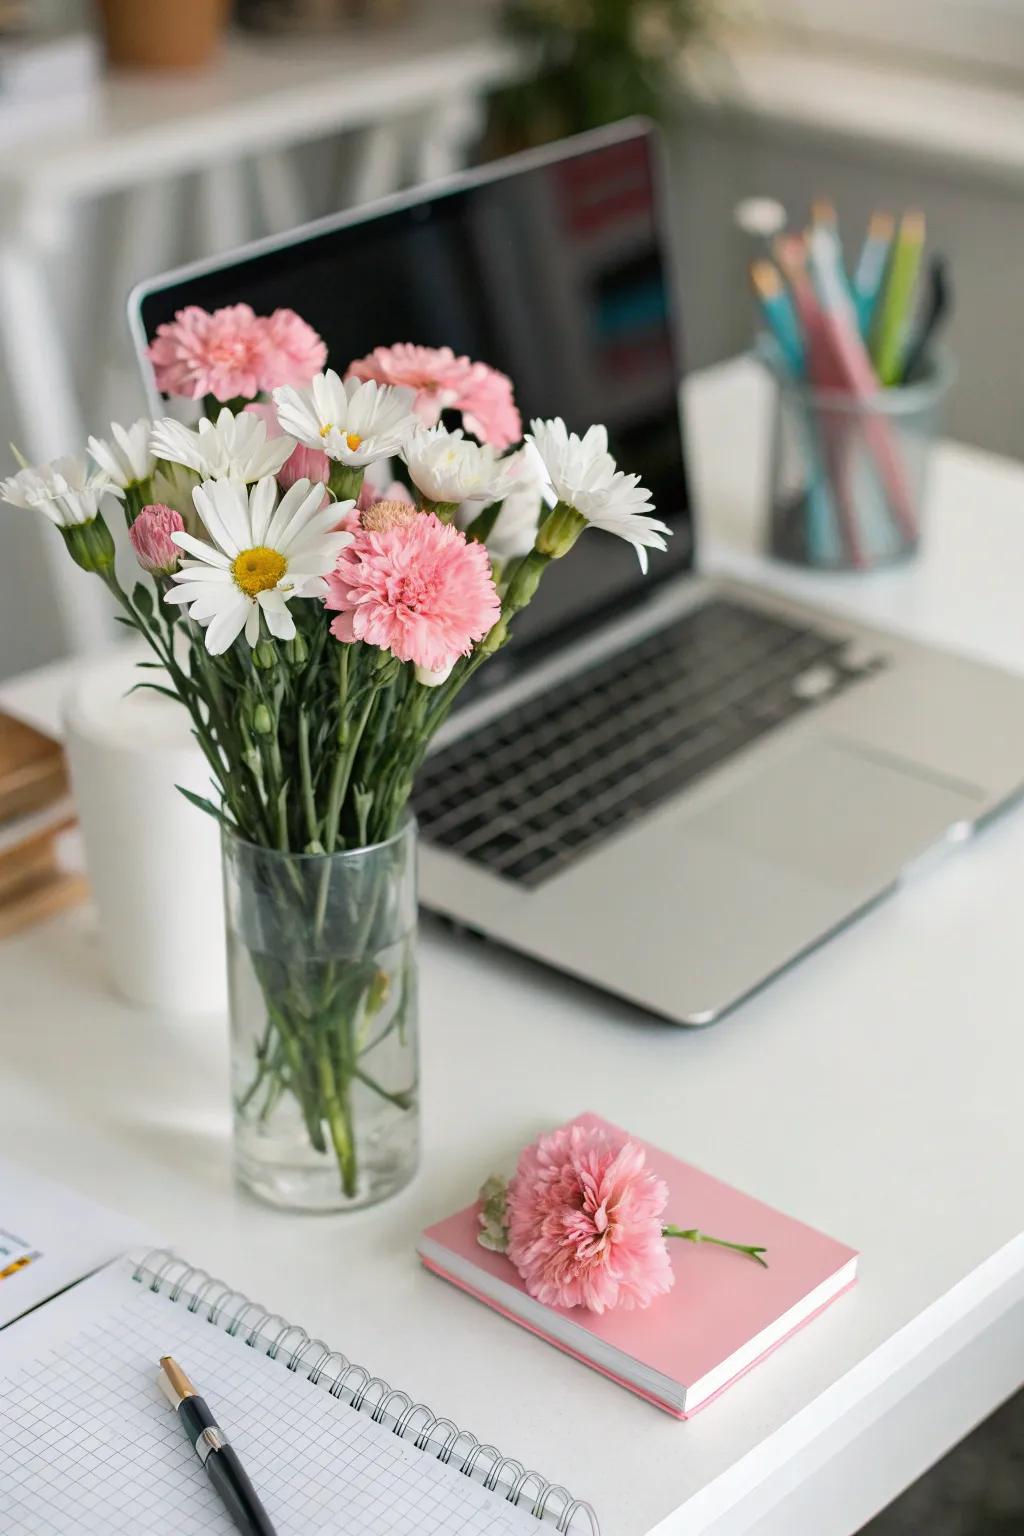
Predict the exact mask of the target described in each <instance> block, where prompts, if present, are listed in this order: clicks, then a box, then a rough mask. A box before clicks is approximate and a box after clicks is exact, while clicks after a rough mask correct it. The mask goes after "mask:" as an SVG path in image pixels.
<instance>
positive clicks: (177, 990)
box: [64, 654, 227, 1013]
mask: <svg viewBox="0 0 1024 1536" xmlns="http://www.w3.org/2000/svg"><path fill="white" fill-rule="evenodd" d="M144 680H148V681H155V682H157V683H162V682H163V681H164V678H163V675H162V674H161V673H160V672H154V671H140V670H139V669H138V668H137V667H136V666H135V665H134V661H133V657H132V656H131V654H129V655H127V656H126V657H124V658H121V657H115V658H110V657H107V658H105V659H104V660H103V661H102V662H96V663H91V664H89V663H87V664H85V665H84V666H83V667H82V669H81V670H80V671H79V672H78V673H77V675H76V679H75V682H74V684H73V686H72V689H71V691H70V693H69V694H68V697H67V699H66V700H65V706H64V724H65V731H66V746H67V754H68V762H69V765H70V768H71V782H72V788H73V791H74V796H75V801H76V803H77V808H78V815H79V819H80V821H81V827H82V838H83V842H84V845H85V860H86V867H87V870H88V874H89V880H90V883H91V885H92V891H93V896H94V899H95V902H96V906H97V908H98V911H99V918H100V928H101V932H102V942H103V947H104V950H105V954H106V959H107V964H108V966H109V969H110V975H111V978H112V980H113V982H114V985H115V986H116V987H117V989H118V991H119V992H121V993H123V994H124V996H125V997H126V998H128V999H129V1001H130V1002H133V1003H137V1004H139V1005H141V1006H142V1007H145V1008H160V1009H162V1010H165V1011H167V1012H172V1013H215V1012H223V1011H224V1009H225V1008H226V1006H227V977H226V963H225V949H224V908H223V898H222V894H221V864H220V832H219V829H218V826H217V823H216V822H215V821H214V819H213V818H212V817H211V816H205V815H204V814H203V812H202V811H201V810H199V809H198V808H197V807H196V806H194V805H190V804H189V802H188V801H187V800H186V799H185V797H184V795H182V794H180V793H179V792H178V788H177V786H178V785H179V784H180V785H182V786H183V787H184V788H186V789H190V790H192V791H194V792H195V793H196V794H200V795H204V796H206V797H208V798H213V799H215V798H216V796H215V794H214V793H213V791H212V786H211V779H210V770H209V767H208V766H207V763H206V760H205V758H204V757H203V754H202V751H201V750H200V748H199V746H198V744H197V742H196V741H195V739H194V737H193V736H192V735H191V726H190V722H189V718H188V714H187V712H186V710H185V708H184V707H183V705H181V704H178V703H175V702H174V701H173V700H171V699H168V698H165V697H163V696H162V695H161V694H157V693H154V692H152V691H151V690H149V689H144V690H140V691H138V692H136V693H129V690H130V689H131V688H132V687H133V686H134V685H135V684H136V683H138V682H140V681H144Z"/></svg>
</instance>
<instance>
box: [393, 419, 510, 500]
mask: <svg viewBox="0 0 1024 1536" xmlns="http://www.w3.org/2000/svg"><path fill="white" fill-rule="evenodd" d="M402 457H403V458H404V460H405V462H406V465H407V466H408V469H409V475H410V477H411V479H412V482H413V484H414V485H415V486H416V488H417V490H419V491H420V492H421V494H422V495H424V496H426V497H428V498H429V500H431V501H439V502H454V503H455V504H456V505H458V506H462V507H465V506H470V507H474V506H475V507H476V508H477V510H479V509H480V508H482V507H486V506H489V505H490V504H491V503H492V502H495V501H503V500H504V499H505V497H506V496H510V495H512V493H513V492H515V491H519V490H522V489H523V488H524V486H525V485H526V483H527V480H526V477H525V475H522V474H519V473H518V472H517V466H516V465H515V464H514V463H513V460H512V459H499V458H497V457H496V456H495V452H494V449H493V448H492V447H490V445H489V444H486V443H485V444H480V443H475V442H473V441H472V440H471V439H469V438H466V437H464V436H463V434H462V430H461V428H456V430H455V431H454V432H449V431H448V429H447V427H445V426H444V425H443V424H441V423H438V425H437V426H436V427H419V428H417V430H416V431H415V432H414V433H413V434H412V435H411V436H410V437H409V438H408V439H407V441H406V444H405V448H404V449H403V452H402Z"/></svg>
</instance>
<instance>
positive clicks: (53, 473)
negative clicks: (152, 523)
mask: <svg viewBox="0 0 1024 1536" xmlns="http://www.w3.org/2000/svg"><path fill="white" fill-rule="evenodd" d="M104 496H116V497H117V498H118V499H119V500H120V499H122V498H123V497H124V491H123V490H122V489H121V487H120V486H119V485H115V484H114V483H113V481H112V480H111V479H110V478H109V476H108V475H106V474H105V473H104V472H103V471H102V470H95V471H94V472H93V473H90V472H89V467H88V465H87V464H86V462H85V459H84V458H83V457H80V456H77V455H74V454H68V455H67V457H65V458H62V459H54V460H53V462H52V463H51V464H43V465H40V467H39V468H38V469H32V468H26V469H19V471H18V473H17V474H16V475H11V476H10V478H9V479H7V480H0V501H7V502H10V504H11V506H13V507H28V508H31V509H32V511H34V512H42V514H43V516H44V517H48V518H49V519H50V521H51V523H55V524H56V525H57V527H58V528H75V527H80V526H82V525H83V524H85V523H91V522H93V520H94V519H95V518H96V517H97V516H98V514H99V510H100V503H101V501H102V500H103V498H104Z"/></svg>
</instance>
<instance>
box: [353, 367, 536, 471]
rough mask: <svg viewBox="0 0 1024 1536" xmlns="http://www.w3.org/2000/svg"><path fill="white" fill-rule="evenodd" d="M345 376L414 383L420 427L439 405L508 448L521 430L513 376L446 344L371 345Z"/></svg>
mask: <svg viewBox="0 0 1024 1536" xmlns="http://www.w3.org/2000/svg"><path fill="white" fill-rule="evenodd" d="M348 377H349V378H355V379H376V380H377V382H378V384H395V385H398V386H399V387H400V388H404V389H414V390H415V391H416V399H415V400H414V402H413V408H414V410H415V411H416V414H417V415H418V416H419V418H420V421H421V422H422V423H423V425H424V426H425V427H432V426H434V425H435V424H436V422H438V421H439V420H440V418H441V412H442V411H446V410H457V411H461V412H462V419H463V424H464V425H465V427H466V430H467V431H469V432H472V433H473V434H474V436H476V437H478V438H479V439H480V441H481V442H482V443H490V444H491V445H492V446H493V447H495V448H498V449H504V448H508V447H510V446H511V444H512V443H517V442H518V441H519V439H520V438H521V437H522V435H523V424H522V419H521V417H520V415H519V412H518V410H517V409H516V405H515V401H514V399H513V397H512V381H511V380H510V379H508V378H507V377H506V376H505V374H503V373H498V372H497V370H496V369H494V368H488V366H487V364H486V363H474V362H472V361H471V360H470V358H468V357H456V356H455V353H454V352H453V351H452V349H451V347H418V346H414V345H413V344H412V343H411V342H407V341H402V342H399V343H398V344H397V345H396V346H393V347H375V348H374V350H373V351H372V352H371V353H370V354H369V355H368V356H367V357H363V358H360V359H358V361H357V362H354V363H353V364H352V365H351V366H350V368H349V370H348Z"/></svg>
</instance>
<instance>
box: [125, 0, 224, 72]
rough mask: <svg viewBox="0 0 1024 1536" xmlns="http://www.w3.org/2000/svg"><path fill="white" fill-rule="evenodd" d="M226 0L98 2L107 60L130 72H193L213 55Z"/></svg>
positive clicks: (221, 24)
mask: <svg viewBox="0 0 1024 1536" xmlns="http://www.w3.org/2000/svg"><path fill="white" fill-rule="evenodd" d="M229 9H230V0H173V4H168V3H166V0H99V10H100V17H101V19H102V22H103V31H104V35H105V37H106V43H107V58H108V60H109V61H110V63H111V64H113V65H115V66H125V67H128V68H130V69H198V68H199V67H200V66H201V65H203V64H208V63H209V62H210V60H211V59H212V58H213V56H214V54H215V53H216V51H217V46H218V44H219V43H220V40H221V37H222V36H223V33H224V28H225V27H226V26H227V20H228V11H229Z"/></svg>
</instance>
